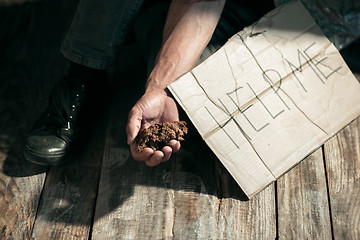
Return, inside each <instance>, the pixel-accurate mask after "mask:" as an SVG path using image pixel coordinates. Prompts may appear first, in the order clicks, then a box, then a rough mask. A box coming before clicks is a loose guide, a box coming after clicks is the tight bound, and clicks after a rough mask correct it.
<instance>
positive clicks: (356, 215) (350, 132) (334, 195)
mask: <svg viewBox="0 0 360 240" xmlns="http://www.w3.org/2000/svg"><path fill="white" fill-rule="evenodd" d="M324 149H325V160H326V170H327V176H328V182H329V195H330V205H331V206H330V207H331V216H332V223H333V231H334V238H335V239H360V119H359V118H358V119H357V120H355V121H353V122H352V123H351V124H350V125H348V126H347V127H345V128H344V129H343V130H342V131H341V132H340V133H338V134H337V135H336V136H334V137H333V138H331V139H330V140H329V141H328V142H326V143H325V145H324Z"/></svg>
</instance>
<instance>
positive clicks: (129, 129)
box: [126, 107, 142, 145]
mask: <svg viewBox="0 0 360 240" xmlns="http://www.w3.org/2000/svg"><path fill="white" fill-rule="evenodd" d="M141 120H142V114H141V112H140V111H139V110H138V109H136V108H135V107H133V108H132V109H131V110H130V112H129V117H128V122H127V125H126V135H127V144H129V145H130V144H132V143H133V142H134V141H135V138H136V136H137V135H138V133H139V131H140V128H141Z"/></svg>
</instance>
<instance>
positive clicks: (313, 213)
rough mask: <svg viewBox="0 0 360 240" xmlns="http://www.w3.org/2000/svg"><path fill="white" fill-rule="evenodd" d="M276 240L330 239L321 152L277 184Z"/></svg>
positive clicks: (314, 154) (304, 161) (298, 166)
mask: <svg viewBox="0 0 360 240" xmlns="http://www.w3.org/2000/svg"><path fill="white" fill-rule="evenodd" d="M277 192H278V223H279V225H278V234H279V239H309V238H313V239H331V236H332V235H331V223H330V212H329V205H328V196H327V186H326V177H325V169H324V161H323V154H322V149H321V148H320V149H318V150H317V151H315V152H314V153H313V154H311V155H310V156H308V157H307V158H306V159H305V160H303V161H302V162H301V163H299V164H298V165H297V166H296V167H295V168H293V169H292V170H290V171H289V172H288V173H286V174H285V175H284V176H282V177H281V178H280V179H279V180H278V181H277Z"/></svg>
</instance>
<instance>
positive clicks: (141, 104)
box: [126, 90, 180, 166]
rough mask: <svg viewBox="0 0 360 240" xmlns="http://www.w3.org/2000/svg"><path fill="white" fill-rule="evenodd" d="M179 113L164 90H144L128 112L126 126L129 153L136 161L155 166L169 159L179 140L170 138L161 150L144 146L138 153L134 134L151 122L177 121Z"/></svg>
mask: <svg viewBox="0 0 360 240" xmlns="http://www.w3.org/2000/svg"><path fill="white" fill-rule="evenodd" d="M178 120H179V113H178V109H177V105H176V102H175V100H174V99H173V98H172V97H171V96H169V94H168V93H167V92H166V90H152V91H150V92H146V93H145V94H144V95H143V96H142V97H141V98H140V99H139V101H138V102H137V103H136V104H135V106H134V107H133V108H132V109H131V111H130V113H129V118H128V123H127V126H126V133H127V143H128V144H129V145H130V150H131V155H132V157H133V158H134V159H135V160H137V161H145V164H146V165H148V166H156V165H158V164H159V163H160V162H164V161H167V160H169V158H170V156H171V154H172V153H173V152H177V151H179V149H180V142H179V141H177V140H171V141H170V142H169V146H165V147H163V149H161V151H159V150H157V151H154V150H153V149H151V148H144V149H143V150H142V151H141V152H140V153H139V152H138V149H137V145H136V136H137V135H138V133H139V131H140V129H142V128H147V127H149V126H150V125H152V124H155V123H160V122H165V121H178Z"/></svg>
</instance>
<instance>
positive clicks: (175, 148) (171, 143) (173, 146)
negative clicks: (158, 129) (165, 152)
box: [169, 139, 181, 153]
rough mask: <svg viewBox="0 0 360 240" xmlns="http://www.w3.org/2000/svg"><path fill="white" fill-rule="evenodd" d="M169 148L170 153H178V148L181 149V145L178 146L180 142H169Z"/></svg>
mask: <svg viewBox="0 0 360 240" xmlns="http://www.w3.org/2000/svg"><path fill="white" fill-rule="evenodd" d="M169 146H170V147H171V149H172V151H173V152H174V153H176V152H178V151H179V150H180V147H181V145H180V141H177V140H174V139H173V140H171V141H170V142H169Z"/></svg>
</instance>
